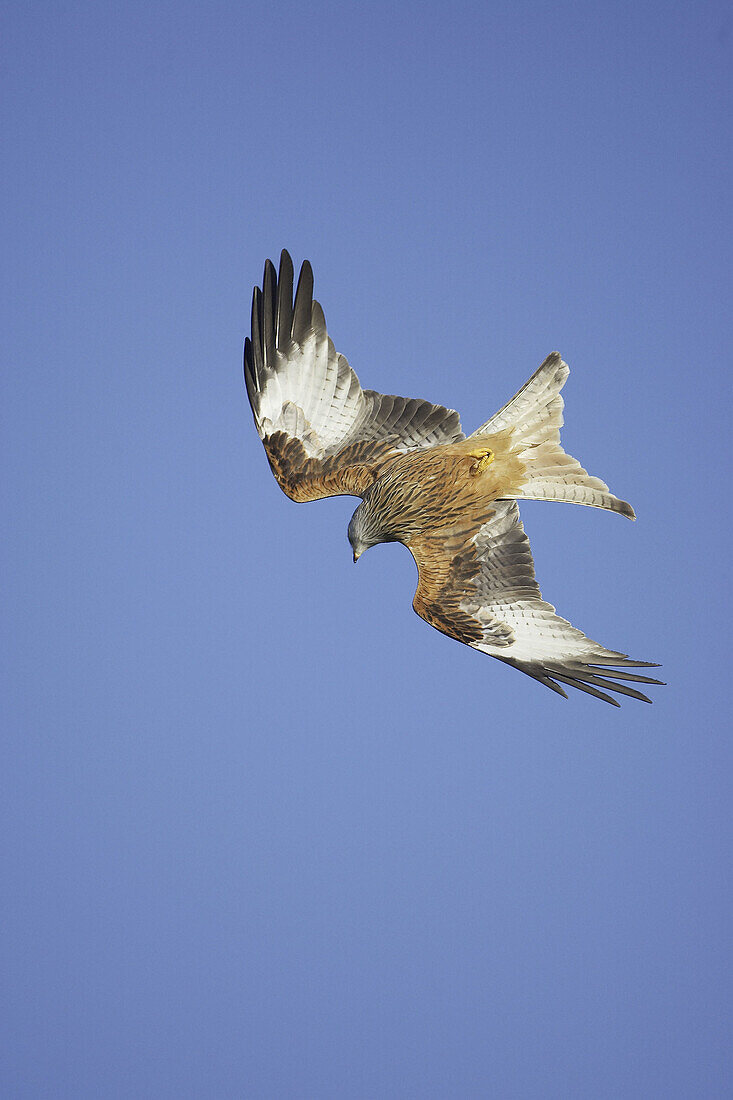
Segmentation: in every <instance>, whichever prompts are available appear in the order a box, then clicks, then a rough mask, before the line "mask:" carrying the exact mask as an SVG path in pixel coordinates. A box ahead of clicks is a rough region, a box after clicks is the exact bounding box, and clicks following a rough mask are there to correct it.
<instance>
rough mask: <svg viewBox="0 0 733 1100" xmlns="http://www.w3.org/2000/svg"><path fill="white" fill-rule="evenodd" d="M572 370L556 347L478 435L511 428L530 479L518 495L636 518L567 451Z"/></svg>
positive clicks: (517, 449)
mask: <svg viewBox="0 0 733 1100" xmlns="http://www.w3.org/2000/svg"><path fill="white" fill-rule="evenodd" d="M569 373H570V371H569V368H568V365H567V363H565V362H563V360H562V358H561V356H560V354H559V353H558V352H556V351H553V352H552V354H551V355H548V357H547V359H545V361H544V363H543V364H542V366H540V367H539V368H538V370H536V371H535V373H534V374H533V375H532V377H531V378H530V379H529V381H528V382H526V383H525V385H524V386H522V388H521V390H519V392H518V393H516V394H515V395H514V397H513V398H512V399H511V401H509V402H508V403H507V404H506V405H505V406H504V408H503V409H500V411H499V412H498V413H496V414H495V415H494V416H492V417H491V419H490V420H487V421H486V423H485V424H482V425H481V427H480V428H478V429H477V431H475V432H474V433H473V435H474V436H478V435H491V434H493V433H495V432H499V431H503V430H505V429H511V432H512V443H513V445H514V447H515V448H516V453H517V454H518V456H519V458H520V459H521V462H522V464H523V465H524V468H525V477H526V480H525V482H524V484H523V485H522V487H521V489H518V490H517V492H516V493H515V494H514V495H513V499H517V500H523V499H524V500H526V499H529V500H557V501H565V502H566V503H568V504H585V505H587V506H589V507H591V508H604V509H606V510H608V511H611V512H618V513H619V514H620V515H622V516H626V517H627V518H628V519H635V518H636V517H635V515H634V509H633V508H632V507H631V505H630V504H628V503H627V502H626V501H625V500H620V499H619V498H618V497H616V496H614V495H613V493H611V492H610V490H609V488H608V486H607V485H606V483H605V481H601V479H600V478H598V477H593V476H592V475H591V474H589V473H588V471H587V470H584V469H583V467H582V466H581V465H580V463H579V462H578V461H577V460H576V459H574V458H572V456H571V455H569V454H566V453H565V451H564V450H563V449H562V445H561V443H560V428H561V427H562V425H563V399H562V397H561V396H560V390H561V389H562V387H563V385H564V384H565V380H566V379H567V377H568V374H569ZM471 438H473V437H471Z"/></svg>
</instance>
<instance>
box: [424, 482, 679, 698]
mask: <svg viewBox="0 0 733 1100" xmlns="http://www.w3.org/2000/svg"><path fill="white" fill-rule="evenodd" d="M492 509H493V515H491V516H490V517H489V518H488V519H486V518H485V517H483V518H484V521H483V522H481V521H479V523H478V524H477V523H473V524H471V523H470V522H467V523H466V524H465V525H463V526H461V525H460V524H459V525H456V526H455V527H453V528H450V529H447V530H443V531H435V532H433V533H431V534H429V535H426V536H422V537H421V538H419V539H415V540H413V541H412V542H411V543H410V545H409V549H410V551H411V553H412V556H413V557H414V559H415V561H416V563H417V567H418V573H419V579H418V586H417V591H416V593H415V599H414V602H413V607H414V608H415V611H417V613H418V615H420V616H422V618H423V619H425V620H426V622H428V623H430V625H431V626H434V627H436V628H437V629H438V630H441V631H442V632H443V633H444V634H448V635H450V636H451V637H454V638H457V639H458V640H459V641H461V642H465V643H466V644H467V645H470V646H473V648H474V649H478V650H481V651H482V652H483V653H488V654H490V655H491V656H492V657H497V658H498V659H499V660H500V661H504V662H505V663H506V664H510V665H514V667H515V668H518V669H520V671H522V672H526V673H527V675H528V676H532V677H534V679H535V680H539V681H540V683H542V684H545V686H546V687H549V688H552V690H553V691H557V692H558V693H559V694H560V695H565V696H566V693H565V691H564V690H563V688H562V686H561V685H563V684H566V685H570V686H571V687H575V688H579V689H580V690H581V691H586V692H588V693H589V694H590V695H595V696H596V697H597V698H599V699H603V700H605V702H607V703H613V704H614V705H615V706H618V705H619V704H618V702H617V700H616V699H615V698H613V697H612V696H610V695H609V694H607V692H609V691H615V692H618V693H619V694H621V695H630V696H632V698H634V699H643V700H644V701H645V702H647V703H648V702H651V700H650V699H648V698H647V696H646V695H643V694H642V693H641V692H640V691H638V690H637V689H636V688H633V687H630V686H629V684H628V682H627V681H634V682H637V683H641V684H658V683H661V681H660V680H652V679H650V678H649V677H648V676H640V675H639V674H638V673H635V672H629V671H627V670H628V669H629V668H639V667H656V666H654V665H651V664H649V662H647V661H631V660H629V658H628V657H627V656H626V655H625V654H624V653H616V652H614V651H613V650H608V649H604V648H603V646H600V645H598V643H597V642H594V641H592V640H591V639H590V638H587V637H586V636H585V634H583V633H582V632H581V631H580V630H576V629H575V627H573V626H571V625H570V623H569V622H568V621H567V620H566V619H562V618H560V616H559V615H557V614H556V613H555V608H554V607H552V605H551V604H549V603H546V602H545V601H544V600H543V599H542V594H541V593H540V589H539V586H538V584H537V581H536V580H535V574H534V564H533V561H532V552H531V550H530V546H529V539H528V538H527V536H526V534H525V532H524V527H523V526H522V523H521V520H520V518H519V508H518V507H517V504H516V502H515V501H512V500H497V501H494V503H493V505H492ZM566 697H567V696H566Z"/></svg>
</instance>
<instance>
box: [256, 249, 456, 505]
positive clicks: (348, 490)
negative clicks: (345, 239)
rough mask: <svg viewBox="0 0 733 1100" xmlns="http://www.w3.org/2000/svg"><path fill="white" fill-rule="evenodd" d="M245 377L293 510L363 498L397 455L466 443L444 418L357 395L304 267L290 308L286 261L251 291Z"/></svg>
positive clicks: (436, 411)
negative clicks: (330, 499) (298, 504)
mask: <svg viewBox="0 0 733 1100" xmlns="http://www.w3.org/2000/svg"><path fill="white" fill-rule="evenodd" d="M244 377H245V382H246V385H247V393H248V395H249V400H250V404H251V406H252V412H253V413H254V418H255V424H256V426H257V430H258V432H259V434H260V438H261V439H262V442H263V444H264V447H265V450H266V452H267V457H268V459H269V462H270V466H271V468H272V472H273V473H274V475H275V477H276V478H277V480H278V483H279V484H280V487H281V488H282V489H283V491H284V492H285V493H287V495H288V496H290V497H292V498H293V499H294V500H299V501H304V500H317V499H318V498H319V497H326V496H338V495H341V494H347V495H349V494H350V495H353V496H362V495H363V494H364V492H366V490H367V489H368V488H369V486H370V485H371V484H372V483H373V481H374V480H375V478H376V477H378V476H379V472H380V470H381V469H382V468H383V467H384V464H385V463H386V462H388V461H390V460H391V459H393V458H395V457H396V456H397V455H399V454H402V453H404V452H406V451H411V450H416V449H419V448H421V447H432V446H435V445H436V444H440V443H454V442H456V441H457V440H459V439H463V438H464V436H463V433H462V431H461V424H460V419H459V416H458V413H457V412H455V411H453V410H452V409H446V408H444V407H443V406H442V405H433V404H431V403H430V402H429V401H421V400H419V399H414V398H413V399H410V398H406V397H394V396H389V395H386V394H381V393H377V392H376V391H374V390H362V388H361V386H360V385H359V379H358V378H357V377H356V375H355V373H354V372H353V370H352V369H351V367H350V366H349V364H348V363H347V361H346V359H345V358H344V356H343V355H340V354H339V353H338V352H337V351H336V349H335V348H334V346H333V343H332V341H331V339H330V338H329V335H328V332H327V330H326V321H325V318H324V316H323V310H322V309H321V307H320V305H319V304H318V302H315V301H314V300H313V272H312V270H311V266H310V264H309V263H308V261H307V260H306V262H305V263H304V264H303V266H302V268H301V270H300V278H299V279H298V288H297V291H296V294H295V301H293V264H292V260H291V259H290V256H289V255H288V253H287V252H283V253H282V256H281V258H280V271H279V273H278V275H277V276H276V275H275V269H274V267H273V265H272V264H271V263H270V261H269V260H268V261H267V263H266V264H265V274H264V278H263V280H262V290H260V289H259V287H255V289H254V294H253V299H252V337H251V339H250V338H247V339H246V340H245V344H244Z"/></svg>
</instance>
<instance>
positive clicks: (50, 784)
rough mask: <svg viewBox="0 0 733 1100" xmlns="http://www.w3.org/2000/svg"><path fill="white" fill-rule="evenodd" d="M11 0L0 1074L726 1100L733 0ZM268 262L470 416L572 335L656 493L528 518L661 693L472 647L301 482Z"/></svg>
mask: <svg viewBox="0 0 733 1100" xmlns="http://www.w3.org/2000/svg"><path fill="white" fill-rule="evenodd" d="M2 14H3V24H4V26H3V32H2V53H3V61H2V64H3V74H4V75H3V83H4V93H3V101H4V108H3V110H4V132H5V137H4V141H3V146H4V154H5V162H6V170H5V171H6V174H5V176H4V199H3V214H4V227H3V239H2V251H3V256H4V259H5V261H6V264H5V270H6V274H5V277H4V280H5V281H4V288H3V295H2V312H3V317H2V337H3V344H4V366H3V389H4V391H5V397H4V400H3V413H2V416H3V422H4V424H3V443H2V446H3V450H4V468H5V474H4V484H3V496H4V503H3V517H4V521H5V523H4V526H5V527H6V532H7V534H9V540H8V541H7V543H6V549H5V551H4V557H5V566H4V574H5V582H6V591H5V608H6V610H5V619H6V624H7V628H8V629H7V631H6V635H5V637H6V641H5V642H4V674H3V676H4V688H3V709H4V712H5V718H4V721H3V727H4V732H3V735H2V740H1V750H0V751H1V753H2V757H1V759H0V775H1V776H2V781H1V782H2V789H3V791H2V800H1V802H0V832H1V833H2V838H3V849H4V867H3V872H2V883H3V886H2V913H1V914H0V927H1V929H2V934H1V948H2V957H3V958H2V963H3V975H2V1005H3V1008H2V1011H3V1014H4V1019H3V1021H2V1029H1V1034H2V1045H3V1048H4V1052H3V1056H2V1059H0V1061H1V1068H0V1086H1V1087H0V1091H1V1092H2V1095H3V1097H13V1098H21V1097H22V1098H25V1097H54V1098H56V1097H71V1098H80V1097H84V1098H85V1097H94V1098H100V1097H103V1098H106V1097H124V1098H128V1097H134V1098H139V1097H143V1098H147V1097H150V1098H169V1097H170V1098H176V1100H178V1098H187V1097H197V1098H199V1097H200V1098H212V1097H213V1098H230V1097H231V1098H238V1097H247V1098H263V1100H270V1098H277V1100H279V1098H296V1100H300V1098H308V1100H310V1098H330V1097H335V1098H337V1100H338V1098H341V1100H354V1098H363V1100H373V1098H381V1097H385V1098H392V1097H398V1098H410V1100H412V1098H420V1100H422V1098H458V1100H462V1098H474V1097H497V1098H501V1100H504V1098H547V1097H552V1098H554V1097H558V1098H567V1097H582V1098H588V1097H589V1098H609V1100H616V1098H619V1097H623V1098H627V1097H634V1098H635V1097H639V1098H644V1100H647V1098H650V1097H663V1098H670V1097H690V1098H696V1100H697V1098H700V1097H705V1098H708V1097H722V1096H723V1095H726V1094H728V1089H729V1087H730V1077H729V1069H730V1067H729V1066H726V1058H727V1054H728V1040H729V1035H730V1032H729V1010H730V1007H731V1000H730V984H729V978H730V969H729V962H730V957H729V953H728V949H729V947H730V937H729V933H730V928H729V917H730V900H731V893H730V870H729V867H730V824H731V822H730V816H729V775H730V765H731V748H730V744H731V734H730V730H729V728H728V694H729V686H730V676H731V672H730V657H729V638H728V631H727V625H728V617H727V614H726V608H725V596H726V588H727V578H728V574H729V561H728V550H727V546H728V533H727V531H726V528H725V523H724V519H723V513H724V511H725V510H726V507H727V503H728V496H729V476H730V475H729V468H730V444H729V438H730V423H731V421H730V407H729V404H728V387H729V374H728V370H729V352H730V347H731V333H730V331H729V330H728V331H725V329H726V327H727V324H728V320H729V315H730V290H731V285H730V267H729V265H728V263H727V253H726V247H727V241H726V238H727V236H728V235H729V233H730V229H731V219H730V198H731V180H730V175H729V171H728V169H729V167H730V153H731V148H730V109H729V104H730V99H729V91H730V86H729V73H730V69H731V31H732V29H733V28H732V26H731V17H730V14H729V9H728V8H727V5H724V4H717V3H702V4H678V3H668V4H659V3H649V2H644V3H641V4H640V3H638V2H635V3H612V4H598V3H594V4H588V5H582V4H575V3H560V4H557V3H552V4H550V3H547V4H545V3H527V4H515V3H508V2H507V3H489V4H465V3H459V4H457V5H456V4H398V5H397V6H396V7H395V6H394V5H391V4H389V5H385V4H370V5H366V4H364V5H356V4H351V3H346V4H336V3H333V4H329V3H320V2H319V3H316V4H315V5H297V4H291V5H287V4H285V5H281V4H272V5H262V4H259V5H254V4H252V5H250V4H236V3H224V4H217V3H209V4H206V5H204V4H201V5H196V4H173V3H154V4H152V5H151V4H140V3H127V4H122V5H119V4H109V3H94V4H91V3H89V4H80V3H66V4H51V3H47V4H38V3H26V4H7V3H6V4H3V7H2ZM283 246H285V247H287V248H288V249H290V251H291V252H292V255H293V258H294V260H295V262H296V264H299V263H300V261H301V260H302V259H303V258H304V257H308V258H309V259H310V260H311V261H312V262H313V265H314V269H315V275H316V293H317V296H318V298H319V299H320V300H321V301H322V303H323V305H324V307H325V311H326V316H327V318H328V321H329V327H330V330H331V333H332V335H333V337H334V339H335V341H336V344H337V347H339V349H340V350H342V351H343V352H344V353H345V354H346V355H347V356H348V358H349V360H350V362H351V364H352V365H353V367H354V368H355V369H356V371H357V372H358V373H359V374H360V376H361V379H362V381H363V383H364V384H365V385H367V386H371V387H373V388H377V389H382V390H385V391H387V392H397V393H403V394H407V395H414V396H424V397H429V398H430V399H432V400H434V401H439V402H442V403H445V404H447V405H450V406H452V407H455V408H458V409H459V410H461V413H462V417H463V423H464V426H465V427H466V428H467V429H469V430H470V429H473V428H474V427H475V426H477V425H478V424H479V423H480V422H481V421H482V420H484V419H485V418H486V417H487V416H488V415H489V414H490V413H492V412H493V411H494V410H495V409H496V408H498V407H499V405H501V404H502V403H503V402H504V401H505V400H506V399H507V398H508V397H509V396H510V395H511V394H512V393H513V392H514V391H515V390H516V389H517V388H518V387H519V385H520V384H521V383H522V382H523V381H524V380H525V379H526V378H527V377H528V376H529V374H530V373H531V372H532V371H533V370H534V369H535V367H536V366H537V365H538V364H539V363H540V362H541V360H542V359H543V358H544V356H545V355H546V354H547V353H548V352H549V351H551V350H552V349H554V348H558V349H559V350H560V351H561V352H562V353H563V355H564V357H565V358H566V359H567V360H568V362H569V363H570V364H571V368H572V373H571V377H570V381H569V383H568V384H567V386H566V389H565V397H566V428H565V430H564V440H565V443H566V445H567V447H568V449H569V450H570V451H571V452H572V453H573V454H576V455H577V456H578V457H579V458H580V459H581V460H582V461H583V463H584V464H585V465H586V466H587V467H588V468H589V469H590V470H591V471H592V472H593V473H596V474H598V475H600V476H601V477H603V478H605V479H607V480H608V481H609V482H610V484H611V487H612V488H613V489H614V490H615V491H616V492H618V493H619V494H620V495H622V496H624V497H626V498H627V499H629V500H630V501H631V502H632V503H633V504H634V506H635V507H636V509H637V512H638V515H639V520H638V522H637V524H636V525H632V524H629V523H626V522H624V521H623V520H621V519H620V518H618V517H615V516H611V515H604V514H601V513H599V512H597V511H595V510H590V509H581V508H573V507H568V506H561V505H548V504H541V503H535V504H528V505H526V506H525V507H524V508H523V515H524V519H525V523H526V527H527V529H528V532H529V535H530V537H531V540H532V545H533V549H534V553H535V559H536V562H537V572H538V576H539V580H540V582H541V584H542V587H543V591H544V593H545V594H546V596H547V597H548V598H549V599H550V600H552V601H553V602H555V603H556V604H557V605H558V608H559V610H560V611H561V612H562V613H563V614H564V615H566V616H568V617H570V618H571V619H572V620H573V621H574V622H575V623H577V625H578V626H580V627H581V628H583V629H585V630H587V631H588V632H589V633H590V634H591V636H593V637H596V638H598V639H599V640H600V641H602V642H603V643H605V644H606V645H610V646H612V647H618V648H621V649H624V650H625V651H627V652H629V653H631V654H632V655H633V656H636V657H639V658H644V659H650V660H658V661H661V662H663V665H664V669H663V672H662V677H663V678H664V679H666V680H668V681H669V686H668V687H667V688H659V689H654V690H653V694H654V697H655V703H654V705H653V706H652V707H648V706H645V705H643V704H640V703H635V702H634V701H627V702H625V703H624V705H623V707H622V709H621V710H616V709H613V708H611V707H607V706H605V705H604V704H602V703H600V702H597V701H596V700H593V699H590V698H587V697H585V696H582V695H580V694H579V693H573V696H574V697H573V698H572V699H571V700H570V701H569V702H564V701H563V700H562V699H559V698H557V697H556V696H554V695H552V694H551V693H550V692H549V691H546V690H544V689H543V688H541V687H540V686H539V685H537V684H535V683H533V682H532V681H531V680H529V679H526V678H524V677H521V676H520V675H519V674H517V673H516V672H514V671H513V670H511V669H507V668H504V667H502V666H501V665H500V664H498V663H497V662H493V661H490V660H487V659H485V658H484V657H482V656H480V655H478V654H476V653H473V652H471V651H470V650H468V649H466V648H464V647H461V646H459V645H458V644H454V643H451V642H449V641H448V640H447V639H445V638H443V637H442V636H440V635H439V634H438V633H436V632H434V631H431V630H430V629H429V628H428V627H427V626H426V625H425V624H424V623H423V622H422V621H421V620H419V619H418V618H417V617H416V616H415V615H414V614H413V612H412V610H411V606H410V604H411V599H412V594H413V591H414V585H415V570H414V565H413V563H412V560H411V559H410V556H409V554H408V553H407V551H406V550H404V549H403V548H402V547H400V546H398V545H391V546H385V547H379V548H377V549H375V550H373V551H372V552H370V553H369V554H367V555H366V556H365V557H364V558H363V559H362V561H361V562H360V563H359V566H358V568H355V567H354V565H353V564H352V561H351V554H350V551H349V547H348V544H347V541H346V525H347V522H348V518H349V516H350V515H351V512H352V510H353V507H354V506H355V504H356V502H355V501H351V500H349V499H347V498H344V499H337V500H330V501H325V502H319V503H317V504H312V505H308V506H305V507H296V506H295V505H294V504H292V503H291V502H290V501H288V500H287V499H286V498H285V497H284V496H283V495H282V494H281V492H280V490H279V489H278V487H277V485H276V484H275V482H274V481H273V479H272V477H271V476H270V473H269V471H268V467H267V463H266V460H265V456H264V453H263V451H262V448H261V446H260V443H259V441H258V439H257V436H256V434H255V432H254V430H253V426H252V422H251V416H250V412H249V408H248V406H247V404H246V398H245V392H244V387H243V384H242V379H241V349H242V342H243V338H244V335H245V332H246V330H247V327H248V315H249V301H250V294H251V287H252V285H253V283H254V282H255V281H259V279H260V277H261V271H262V263H263V261H264V259H265V257H266V256H271V257H273V258H275V259H276V258H277V256H278V254H279V250H280V248H281V247H283Z"/></svg>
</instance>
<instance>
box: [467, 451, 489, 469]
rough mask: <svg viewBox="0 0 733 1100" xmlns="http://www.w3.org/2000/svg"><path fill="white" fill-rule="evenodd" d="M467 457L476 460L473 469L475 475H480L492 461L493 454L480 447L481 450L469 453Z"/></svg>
mask: <svg viewBox="0 0 733 1100" xmlns="http://www.w3.org/2000/svg"><path fill="white" fill-rule="evenodd" d="M469 456H470V457H471V458H475V459H477V460H478V461H477V462H476V465H475V466H474V468H473V472H474V473H475V474H482V473H483V472H484V470H486V469H488V467H489V466H490V465H491V463H492V462H493V461H494V452H493V451H490V450H488V449H487V448H486V447H482V449H481V450H477V451H469Z"/></svg>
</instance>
